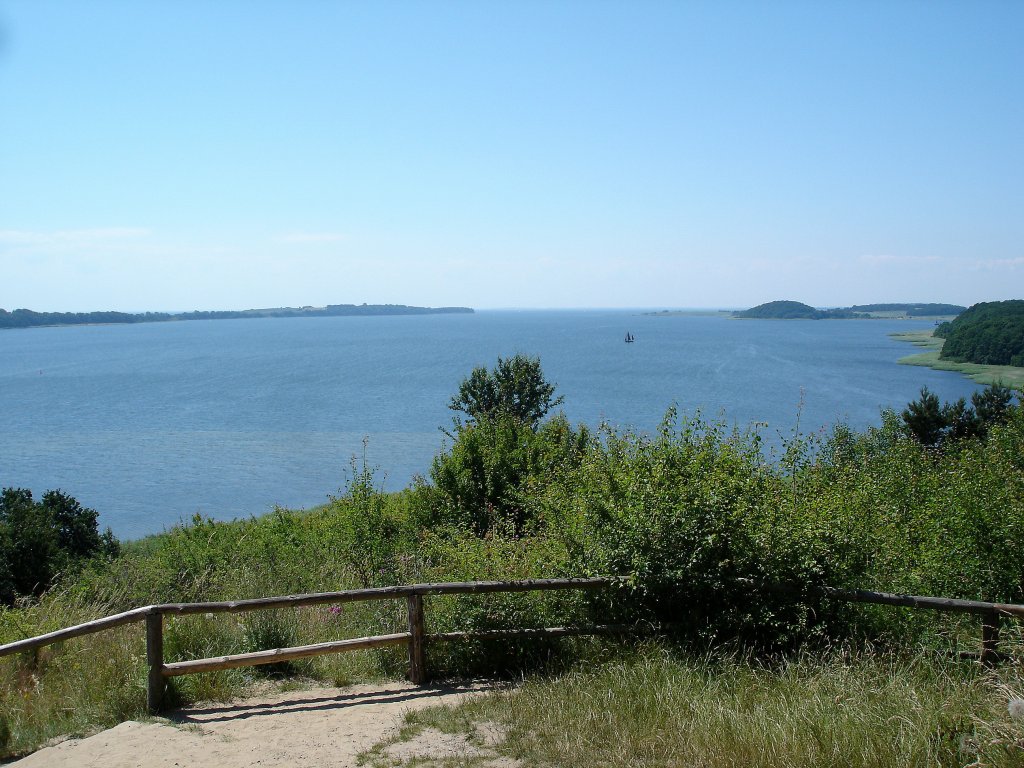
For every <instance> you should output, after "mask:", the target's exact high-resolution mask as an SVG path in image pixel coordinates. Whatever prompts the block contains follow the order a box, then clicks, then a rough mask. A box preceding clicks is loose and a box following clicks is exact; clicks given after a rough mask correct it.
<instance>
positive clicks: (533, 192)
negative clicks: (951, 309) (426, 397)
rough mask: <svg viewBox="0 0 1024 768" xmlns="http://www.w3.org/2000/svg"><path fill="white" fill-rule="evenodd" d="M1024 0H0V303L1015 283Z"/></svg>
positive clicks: (609, 298)
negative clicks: (728, 0)
mask: <svg viewBox="0 0 1024 768" xmlns="http://www.w3.org/2000/svg"><path fill="white" fill-rule="evenodd" d="M1021 40H1024V3H1021V2H1017V1H1016V0H1014V1H1013V2H983V1H982V2H967V0H964V1H963V2H941V1H940V2H923V1H922V2H895V1H889V0H887V1H886V2H872V1H871V0H863V1H861V2H818V1H816V2H771V3H768V2H764V3H754V2H714V3H713V2H706V3H697V2H681V1H680V2H598V1H596V0H595V1H592V2H579V3H577V2H554V1H553V2H530V1H528V0H520V1H517V2H503V3H497V2H468V0H467V1H466V2H366V3H363V2H326V1H321V2H314V1H313V0H305V1H302V0H297V1H294V0H293V1H292V2H284V0H281V1H280V2H265V1H261V0H244V1H243V0H236V1H232V0H219V1H218V2H199V1H198V0H174V2H162V1H160V0H149V1H148V2H129V1H128V0H124V1H123V2H103V1H102V0H90V2H78V1H77V0H66V1H65V2H56V1H54V0H6V1H4V0H0V307H4V308H7V309H13V308H15V307H29V308H32V309H36V310H69V311H86V310H96V309H118V310H125V311H141V310H191V309H242V308H249V307H267V306H297V305H306V304H313V305H322V304H328V303H362V302H368V303H405V304H418V305H430V306H438V305H451V304H458V305H468V306H474V307H480V308H487V307H657V308H668V307H741V306H750V305H753V304H757V303H760V302H763V301H769V300H773V299H783V298H785V299H797V300H800V301H805V302H807V303H810V304H815V305H818V306H824V305H846V304H850V303H866V302H874V301H950V302H957V303H962V304H972V303H974V302H977V301H991V300H998V299H1007V298H1021V297H1022V296H1024V45H1022V43H1021Z"/></svg>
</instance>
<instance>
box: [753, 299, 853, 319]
mask: <svg viewBox="0 0 1024 768" xmlns="http://www.w3.org/2000/svg"><path fill="white" fill-rule="evenodd" d="M733 316H734V317H745V318H760V319H769V320H836V319H849V318H861V317H867V315H862V314H859V313H857V312H852V311H850V310H848V309H815V308H814V307H812V306H810V305H809V304H803V303H802V302H799V301H769V302H768V303H767V304H758V305H757V306H756V307H753V308H751V309H745V310H742V311H740V312H733Z"/></svg>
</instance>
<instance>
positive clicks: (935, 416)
mask: <svg viewBox="0 0 1024 768" xmlns="http://www.w3.org/2000/svg"><path fill="white" fill-rule="evenodd" d="M1012 408H1013V390H1011V389H1010V388H1009V387H1005V386H1003V385H1002V384H991V385H989V386H988V387H987V388H986V389H984V390H982V391H981V392H975V393H974V394H973V395H971V405H967V401H966V400H965V399H964V398H962V397H961V398H960V399H959V400H956V401H955V402H952V403H943V404H940V403H939V398H938V396H937V395H935V394H934V393H933V392H930V391H929V390H928V387H924V388H922V389H921V397H920V398H919V399H917V400H915V401H913V402H911V403H908V404H907V408H906V410H904V411H903V413H902V416H903V424H904V426H905V428H906V430H907V432H908V433H909V434H910V436H911V437H913V438H914V439H915V440H917V442H919V443H921V445H924V446H927V447H929V448H936V447H940V446H942V445H943V444H944V443H947V442H953V441H958V440H966V439H968V438H972V437H978V438H983V437H985V436H986V435H987V434H988V432H989V429H990V428H991V427H993V426H994V425H996V424H1003V423H1005V422H1006V421H1007V419H1009V417H1010V412H1011V410H1012Z"/></svg>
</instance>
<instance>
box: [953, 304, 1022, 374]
mask: <svg viewBox="0 0 1024 768" xmlns="http://www.w3.org/2000/svg"><path fill="white" fill-rule="evenodd" d="M935 335H936V336H938V337H939V338H942V339H945V340H946V341H945V343H944V344H943V345H942V352H941V353H940V354H939V357H940V358H941V359H943V360H954V361H956V362H962V363H978V364H981V365H1014V366H1021V367H1024V300H1021V299H1013V300H1011V301H986V302H981V303H980V304H975V305H974V306H972V307H971V308H970V309H968V310H966V311H965V312H963V313H962V314H961V315H960V316H958V317H957V318H956V319H955V320H951V321H950V322H948V323H943V324H942V325H940V326H939V327H938V328H936V329H935Z"/></svg>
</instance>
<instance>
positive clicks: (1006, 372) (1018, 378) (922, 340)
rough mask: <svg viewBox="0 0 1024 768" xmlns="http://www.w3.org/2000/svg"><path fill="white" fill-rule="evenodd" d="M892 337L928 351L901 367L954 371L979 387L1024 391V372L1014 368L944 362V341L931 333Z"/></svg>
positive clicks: (903, 360) (901, 361)
mask: <svg viewBox="0 0 1024 768" xmlns="http://www.w3.org/2000/svg"><path fill="white" fill-rule="evenodd" d="M889 336H891V337H892V338H894V339H896V341H905V342H908V343H910V344H913V345H914V346H915V347H922V348H924V349H925V350H926V351H925V352H920V353H918V354H916V355H907V356H906V357H901V358H900V359H899V360H897V361H896V362H898V363H899V364H900V365H919V366H922V367H925V368H934V369H935V370H937V371H953V372H954V373H960V374H963V375H964V376H966V377H968V378H969V379H972V380H974V381H976V382H978V383H979V384H995V383H997V382H998V383H1000V384H1005V385H1006V386H1009V387H1024V368H1018V367H1016V366H1012V365H980V364H978V363H957V362H954V361H952V360H942V359H940V358H939V352H941V351H942V345H943V344H945V339H940V338H938V337H937V336H933V335H932V331H930V330H927V331H901V332H899V333H890V334H889Z"/></svg>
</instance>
